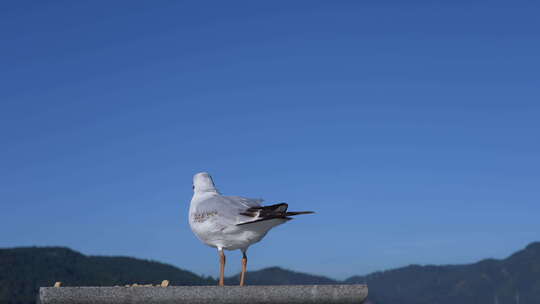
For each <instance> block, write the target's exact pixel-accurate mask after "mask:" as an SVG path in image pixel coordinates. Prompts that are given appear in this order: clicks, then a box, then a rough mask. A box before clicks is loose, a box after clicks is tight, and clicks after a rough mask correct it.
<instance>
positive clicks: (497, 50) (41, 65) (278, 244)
mask: <svg viewBox="0 0 540 304" xmlns="http://www.w3.org/2000/svg"><path fill="white" fill-rule="evenodd" d="M538 9H539V7H538V4H536V3H535V2H532V1H523V2H489V3H488V2H473V3H470V2H469V1H467V2H465V1H452V3H442V2H438V3H436V2H427V1H426V2H417V1H412V2H410V1H408V2H407V3H404V2H403V1H398V2H390V1H383V2H381V1H373V2H369V3H368V2H363V3H361V4H360V3H359V2H354V1H339V2H329V1H326V2H318V1H294V2H293V3H291V2H290V1H272V2H267V3H263V2H259V1H257V2H253V1H246V2H235V1H233V2H226V3H225V2H222V1H221V2H218V1H215V2H211V1H207V2H200V1H199V2H195V1H192V2H182V1H158V2H143V1H125V2H122V1H113V2H110V1H91V2H82V1H48V2H47V3H45V2H42V1H34V2H31V1H16V2H11V3H2V4H0V27H1V28H2V31H1V32H0V35H1V39H2V41H3V42H4V43H3V47H2V48H0V66H1V67H2V68H1V69H0V78H1V79H2V89H1V90H0V102H1V107H0V140H1V141H0V145H1V149H0V168H1V169H0V170H1V172H2V174H0V208H1V209H0V231H3V233H2V234H1V237H0V247H13V246H29V245H39V246H44V245H60V246H69V247H71V248H73V249H76V250H79V251H81V252H83V253H86V254H103V255H129V256H135V257H139V258H148V259H155V260H159V261H163V262H167V263H171V264H174V265H176V266H179V267H181V268H185V269H189V270H191V271H194V272H195V273H198V274H206V275H213V276H216V275H217V273H218V258H217V254H216V252H215V250H214V249H212V248H210V247H206V246H204V245H202V244H201V243H200V242H199V241H198V240H197V239H196V238H195V237H194V236H193V235H192V233H191V231H190V229H189V226H188V223H187V212H188V207H189V206H188V205H189V201H190V199H191V194H192V193H191V178H192V175H193V174H194V173H196V172H199V171H208V172H210V173H211V174H213V176H214V180H215V182H216V184H217V186H218V188H219V189H220V190H221V191H222V192H223V193H224V194H231V195H244V196H250V197H262V198H265V199H266V200H267V201H268V202H282V201H286V202H288V203H289V204H290V209H294V210H315V211H316V212H317V214H315V215H311V216H303V217H301V218H298V219H297V220H295V221H292V222H290V223H287V224H285V225H283V226H280V227H278V228H276V229H275V230H274V231H272V232H270V233H269V234H268V236H267V237H266V238H265V239H264V240H263V242H261V243H259V244H256V245H254V246H253V247H252V248H250V250H249V252H248V253H249V257H250V261H249V267H250V268H251V269H260V268H263V267H268V266H274V265H278V266H282V267H287V268H291V269H294V270H297V271H304V272H312V273H318V274H324V275H328V276H332V277H334V278H345V277H347V276H350V275H354V274H364V273H369V272H371V271H375V270H383V269H388V268H392V267H398V266H404V265H407V264H411V263H416V264H450V263H468V262H473V261H476V260H478V259H481V258H486V257H494V258H503V257H506V256H507V255H509V254H510V253H512V252H513V251H515V250H518V249H520V248H522V247H524V246H525V245H526V244H527V243H529V242H532V241H538V240H540V221H539V220H538V215H539V214H540V202H539V199H540V187H539V182H540V173H539V172H540V161H539V157H538V156H539V153H540V142H539V136H538V134H540V122H539V121H540V120H539V117H540V103H539V96H540V74H539V72H538V71H540V57H539V55H538V54H540V40H539V39H538V37H539V34H540V21H539V19H538V18H537V12H538ZM239 262H240V254H239V253H238V252H233V253H229V259H228V267H227V272H228V274H233V273H237V272H238V271H239V270H240V263H239Z"/></svg>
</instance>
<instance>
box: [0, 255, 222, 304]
mask: <svg viewBox="0 0 540 304" xmlns="http://www.w3.org/2000/svg"><path fill="white" fill-rule="evenodd" d="M164 279H167V280H169V281H170V282H171V284H173V285H207V284H214V283H215V281H214V280H213V279H211V278H202V277H200V276H197V275H195V274H193V273H191V272H189V271H185V270H181V269H178V268H176V267H173V266H171V265H167V264H163V263H158V262H152V261H146V260H140V259H134V258H128V257H101V256H85V255H82V254H80V253H78V252H76V251H73V250H71V249H68V248H62V247H41V248H38V247H25V248H13V249H0V303H34V302H35V299H36V295H37V290H38V287H39V286H52V285H53V284H54V283H55V282H56V281H61V282H62V283H63V286H77V285H78V286H113V285H125V284H132V283H139V284H141V283H142V284H158V283H160V282H161V281H162V280H164Z"/></svg>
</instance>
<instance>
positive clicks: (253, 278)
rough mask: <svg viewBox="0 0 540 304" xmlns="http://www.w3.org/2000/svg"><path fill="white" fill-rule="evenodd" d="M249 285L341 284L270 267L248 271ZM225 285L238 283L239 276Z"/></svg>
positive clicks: (228, 280) (232, 278)
mask: <svg viewBox="0 0 540 304" xmlns="http://www.w3.org/2000/svg"><path fill="white" fill-rule="evenodd" d="M246 278H247V282H248V283H249V285H295V284H298V285H315V284H341V283H340V282H339V281H336V280H332V279H329V278H327V277H323V276H317V275H312V274H307V273H302V272H295V271H290V270H286V269H283V268H279V267H270V268H265V269H261V270H258V271H249V272H248V273H247V274H246ZM225 282H226V283H227V284H230V285H237V284H239V283H240V274H237V275H235V276H233V277H229V278H227V279H226V280H225Z"/></svg>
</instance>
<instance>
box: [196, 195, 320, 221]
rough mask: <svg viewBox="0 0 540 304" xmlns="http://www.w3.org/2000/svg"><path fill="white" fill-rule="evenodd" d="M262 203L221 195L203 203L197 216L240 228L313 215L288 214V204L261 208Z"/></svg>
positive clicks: (303, 212)
mask: <svg viewBox="0 0 540 304" xmlns="http://www.w3.org/2000/svg"><path fill="white" fill-rule="evenodd" d="M261 202H262V200H261V199H251V198H246V197H241V196H222V195H219V196H215V197H211V198H208V199H206V200H204V201H203V202H201V203H200V204H199V205H198V206H197V210H196V216H199V217H201V218H204V217H209V218H210V217H212V218H213V219H215V220H216V221H219V223H220V224H225V225H237V226H239V225H246V224H252V223H258V222H261V221H266V220H271V219H284V220H291V219H292V218H291V216H293V215H299V214H309V213H313V212H312V211H300V212H287V208H288V207H289V205H288V204H286V203H280V204H275V205H270V206H261V204H260V203H261ZM214 216H215V217H214Z"/></svg>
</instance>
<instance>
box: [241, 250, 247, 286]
mask: <svg viewBox="0 0 540 304" xmlns="http://www.w3.org/2000/svg"><path fill="white" fill-rule="evenodd" d="M246 271H247V256H246V252H245V251H244V250H242V274H241V275H240V286H244V284H245V282H246Z"/></svg>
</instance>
